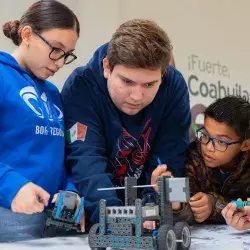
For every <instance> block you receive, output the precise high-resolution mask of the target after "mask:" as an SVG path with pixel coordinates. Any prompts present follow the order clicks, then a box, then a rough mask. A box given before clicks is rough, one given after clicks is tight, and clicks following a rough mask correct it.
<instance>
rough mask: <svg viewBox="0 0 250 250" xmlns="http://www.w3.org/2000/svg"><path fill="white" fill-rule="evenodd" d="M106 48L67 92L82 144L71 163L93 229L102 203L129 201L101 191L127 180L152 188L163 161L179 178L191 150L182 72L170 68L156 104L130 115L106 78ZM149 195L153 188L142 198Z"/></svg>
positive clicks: (74, 146) (73, 146)
mask: <svg viewBox="0 0 250 250" xmlns="http://www.w3.org/2000/svg"><path fill="white" fill-rule="evenodd" d="M107 48H108V44H105V45H103V46H101V47H100V48H99V49H98V50H97V51H96V52H95V54H94V56H93V58H92V59H91V60H90V61H89V63H88V64H87V65H86V66H84V67H79V68H77V69H76V70H74V72H73V73H72V74H71V75H70V77H69V78H68V79H67V81H66V83H65V85H64V87H63V90H62V99H63V104H64V111H65V124H66V125H65V126H66V129H71V134H75V133H77V134H78V137H76V138H78V139H79V140H76V139H74V140H72V138H71V139H70V140H69V141H70V143H69V145H68V146H66V148H67V150H66V152H67V161H68V163H69V165H70V167H71V169H72V178H73V180H74V181H75V184H76V185H77V188H78V189H79V191H80V192H81V195H84V197H85V206H86V207H85V208H86V219H87V222H90V224H93V223H96V222H97V221H98V204H99V200H100V199H101V198H104V199H106V200H107V204H108V205H109V206H110V205H119V204H121V202H123V201H124V191H105V192H104V191H97V188H101V187H102V188H106V187H112V186H122V185H123V180H124V177H125V176H134V177H136V178H137V179H138V182H139V184H150V180H151V174H152V171H153V170H154V169H155V167H156V166H157V165H158V164H157V158H158V157H159V158H160V159H161V161H162V163H165V164H167V165H168V169H169V170H170V171H172V173H173V175H174V176H176V177H179V176H183V175H184V174H185V173H184V162H185V152H186V149H187V147H188V145H189V134H188V130H189V126H190V122H191V115H190V105H189V94H188V89H187V85H186V83H185V80H184V78H183V76H182V75H181V73H180V72H179V71H177V70H176V69H175V68H173V67H171V66H169V67H168V70H167V74H165V75H164V76H163V80H162V83H161V85H160V88H159V91H158V93H157V95H156V97H155V99H154V100H153V102H152V103H151V104H150V105H148V106H147V107H146V108H144V109H143V110H142V111H140V112H139V113H138V114H136V115H133V116H129V115H126V114H124V113H123V112H121V111H120V110H118V109H117V107H116V106H115V105H114V104H113V102H112V100H111V98H110V96H109V92H108V89H107V80H106V79H105V78H104V76H103V66H102V60H103V58H104V57H105V56H106V53H107ZM74 124H76V125H74ZM75 127H78V128H79V131H77V130H76V129H75ZM72 130H74V131H72ZM74 132H75V133H74ZM78 132H79V133H78ZM147 192H152V189H145V190H144V191H143V192H142V194H141V195H142V196H144V195H146V193H147Z"/></svg>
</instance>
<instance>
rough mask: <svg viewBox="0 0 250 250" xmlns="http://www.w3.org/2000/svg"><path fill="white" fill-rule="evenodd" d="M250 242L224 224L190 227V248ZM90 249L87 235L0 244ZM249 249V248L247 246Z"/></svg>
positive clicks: (233, 248)
mask: <svg viewBox="0 0 250 250" xmlns="http://www.w3.org/2000/svg"><path fill="white" fill-rule="evenodd" d="M244 241H245V242H248V243H250V231H245V232H239V231H236V230H234V229H232V228H229V227H228V226H226V225H225V226H224V225H204V226H195V227H193V228H192V244H191V248H190V249H191V250H196V249H199V250H200V249H201V250H211V249H214V250H241V249H243V242H244ZM33 249H35V250H66V249H67V250H90V247H89V246H88V239H87V235H83V236H80V237H79V236H76V237H61V238H59V237H57V238H46V239H39V240H32V241H22V242H17V243H8V244H0V250H33ZM249 249H250V248H249Z"/></svg>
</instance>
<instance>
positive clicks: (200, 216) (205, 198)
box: [189, 192, 214, 222]
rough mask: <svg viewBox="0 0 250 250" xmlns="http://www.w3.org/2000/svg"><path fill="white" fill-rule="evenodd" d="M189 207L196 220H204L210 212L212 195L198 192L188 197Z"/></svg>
mask: <svg viewBox="0 0 250 250" xmlns="http://www.w3.org/2000/svg"><path fill="white" fill-rule="evenodd" d="M189 204H190V207H191V209H192V211H193V214H194V218H195V220H196V221H197V222H203V221H205V220H206V219H207V218H208V217H209V216H210V215H211V213H212V211H213V206H214V197H213V196H212V195H211V194H205V193H203V192H198V193H197V194H195V195H194V196H192V197H191V198H190V202H189Z"/></svg>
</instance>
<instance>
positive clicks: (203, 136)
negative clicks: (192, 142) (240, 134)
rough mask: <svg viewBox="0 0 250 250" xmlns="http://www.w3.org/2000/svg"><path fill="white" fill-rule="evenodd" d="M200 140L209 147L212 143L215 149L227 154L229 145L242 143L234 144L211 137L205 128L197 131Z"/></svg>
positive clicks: (233, 142)
mask: <svg viewBox="0 0 250 250" xmlns="http://www.w3.org/2000/svg"><path fill="white" fill-rule="evenodd" d="M196 134H197V138H198V140H199V141H200V142H201V143H202V144H204V145H207V144H208V143H209V142H210V141H212V145H213V147H214V148H215V149H217V150H218V151H221V152H225V151H226V150H227V148H228V146H229V145H233V144H237V143H240V142H241V141H232V142H226V141H224V140H221V139H217V138H214V137H212V136H210V135H209V134H208V133H207V132H206V131H204V127H201V128H199V129H198V130H197V131H196Z"/></svg>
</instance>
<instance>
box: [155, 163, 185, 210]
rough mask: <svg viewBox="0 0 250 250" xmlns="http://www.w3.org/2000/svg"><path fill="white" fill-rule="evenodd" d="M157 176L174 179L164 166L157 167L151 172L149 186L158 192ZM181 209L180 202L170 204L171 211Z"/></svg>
mask: <svg viewBox="0 0 250 250" xmlns="http://www.w3.org/2000/svg"><path fill="white" fill-rule="evenodd" d="M159 176H168V177H170V178H174V176H173V175H172V173H171V172H170V171H169V170H168V169H167V165H166V164H162V165H158V167H157V168H156V169H155V170H154V171H153V173H152V176H151V184H152V185H155V186H154V190H155V191H156V192H158V186H157V182H158V177H159ZM180 208H181V203H180V202H172V209H173V210H174V211H178V210H180Z"/></svg>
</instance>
